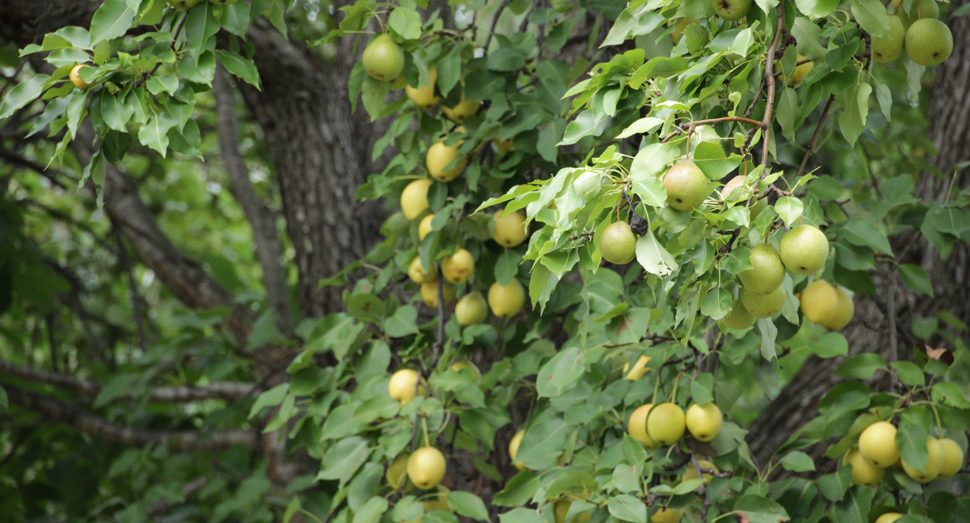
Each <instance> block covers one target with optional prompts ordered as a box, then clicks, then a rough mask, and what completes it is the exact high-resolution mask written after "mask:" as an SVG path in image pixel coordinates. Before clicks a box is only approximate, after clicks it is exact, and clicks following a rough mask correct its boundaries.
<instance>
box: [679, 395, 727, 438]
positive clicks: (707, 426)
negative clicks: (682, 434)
mask: <svg viewBox="0 0 970 523" xmlns="http://www.w3.org/2000/svg"><path fill="white" fill-rule="evenodd" d="M722 422H723V420H722V419H721V409H720V408H718V406H717V405H715V404H714V403H705V404H703V405H698V404H696V403H695V404H693V405H691V406H690V407H689V408H688V409H687V415H686V416H685V423H686V424H687V430H689V431H690V433H691V434H692V435H693V436H694V438H695V439H697V440H698V441H711V440H712V439H714V436H717V433H718V432H720V431H721V423H722Z"/></svg>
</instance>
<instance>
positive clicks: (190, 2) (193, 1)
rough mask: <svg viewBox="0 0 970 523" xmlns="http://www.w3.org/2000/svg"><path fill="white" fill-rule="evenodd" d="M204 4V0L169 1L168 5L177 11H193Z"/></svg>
mask: <svg viewBox="0 0 970 523" xmlns="http://www.w3.org/2000/svg"><path fill="white" fill-rule="evenodd" d="M200 3H202V0H168V5H170V6H172V7H174V8H176V9H191V8H193V7H195V6H197V5H199V4H200Z"/></svg>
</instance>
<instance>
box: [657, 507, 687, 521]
mask: <svg viewBox="0 0 970 523" xmlns="http://www.w3.org/2000/svg"><path fill="white" fill-rule="evenodd" d="M683 517H684V511H683V510H677V509H673V508H666V507H661V508H660V510H658V511H656V512H654V513H653V515H652V516H650V522H651V523H679V522H680V520H681V518H683Z"/></svg>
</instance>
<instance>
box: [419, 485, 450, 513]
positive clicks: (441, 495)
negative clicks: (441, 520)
mask: <svg viewBox="0 0 970 523" xmlns="http://www.w3.org/2000/svg"><path fill="white" fill-rule="evenodd" d="M449 492H451V489H449V488H448V487H446V486H444V485H438V488H437V489H436V492H435V493H434V494H431V495H430V496H428V499H425V500H424V501H421V502H420V503H421V506H422V507H424V511H425V512H431V511H432V510H441V511H444V512H447V513H449V514H454V513H455V511H454V510H453V509H452V508H451V505H448V493H449Z"/></svg>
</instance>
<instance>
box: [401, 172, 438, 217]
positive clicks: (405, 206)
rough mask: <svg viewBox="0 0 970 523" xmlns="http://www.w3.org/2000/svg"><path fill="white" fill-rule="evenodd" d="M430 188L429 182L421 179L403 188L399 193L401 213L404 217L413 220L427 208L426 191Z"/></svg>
mask: <svg viewBox="0 0 970 523" xmlns="http://www.w3.org/2000/svg"><path fill="white" fill-rule="evenodd" d="M430 187H431V180H429V179H427V178H421V179H420V180H414V181H413V182H411V183H409V184H408V186H407V187H405V188H404V192H402V193H401V211H402V212H404V217H405V218H407V219H409V220H413V219H415V218H417V217H418V215H419V214H421V213H423V212H424V211H425V209H427V208H428V189H429V188H430Z"/></svg>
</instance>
